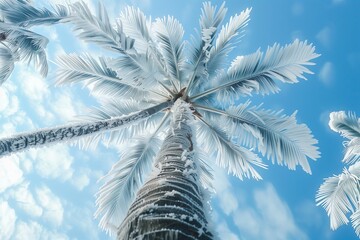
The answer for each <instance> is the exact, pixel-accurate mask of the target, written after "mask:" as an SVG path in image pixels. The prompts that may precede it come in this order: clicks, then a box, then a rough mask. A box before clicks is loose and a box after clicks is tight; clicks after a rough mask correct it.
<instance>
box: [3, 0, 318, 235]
mask: <svg viewBox="0 0 360 240" xmlns="http://www.w3.org/2000/svg"><path fill="white" fill-rule="evenodd" d="M4 2H13V1H10V0H6V1H4ZM17 4H18V5H19V6H20V5H21V6H22V7H23V8H24V9H23V11H30V12H31V11H32V10H31V9H33V7H31V6H30V5H29V4H28V3H27V2H23V1H19V2H18V3H17ZM69 8H70V10H69V13H68V14H64V17H63V19H62V22H64V23H69V24H71V25H72V26H73V30H74V32H75V33H76V34H77V36H78V37H79V38H81V39H83V40H84V41H87V42H91V43H94V44H98V45H99V46H101V47H104V48H105V49H107V50H109V51H110V52H112V53H113V54H112V56H113V57H95V56H92V55H89V54H82V55H76V54H69V55H65V56H60V57H59V58H58V65H59V70H58V75H57V83H58V85H62V84H68V83H80V82H81V83H83V84H84V85H86V86H88V87H89V89H90V91H91V93H92V94H93V95H94V96H96V97H97V99H98V100H99V102H100V105H101V107H99V108H94V109H92V110H91V111H90V112H89V114H87V115H84V116H79V117H78V119H77V122H76V123H72V124H69V125H65V126H61V127H55V128H52V129H43V130H38V131H35V132H31V133H24V134H18V135H15V136H13V137H9V138H6V139H2V140H0V155H6V154H10V153H13V152H16V151H20V150H24V149H27V148H28V147H36V146H43V145H46V144H48V143H56V142H60V141H70V140H73V139H74V140H76V139H77V140H78V142H79V143H80V145H82V146H84V147H87V146H90V145H92V144H96V143H97V142H98V141H99V140H105V141H108V142H109V143H112V144H119V145H120V144H123V143H124V142H125V141H126V140H128V139H133V141H132V142H131V144H130V145H131V148H129V145H127V146H126V148H124V149H123V150H122V151H121V156H120V160H119V162H117V163H116V164H115V165H114V166H113V168H112V169H111V170H110V172H109V173H108V174H107V175H106V176H105V177H104V181H105V183H104V185H103V186H102V187H101V189H100V191H99V194H98V199H97V205H98V210H97V212H96V216H99V217H101V218H102V219H101V221H100V225H101V226H102V227H103V228H105V229H108V230H112V229H113V227H115V228H117V227H118V226H119V225H120V224H121V222H122V219H123V217H120V216H124V214H126V211H127V210H126V209H125V208H124V206H125V205H126V206H127V207H129V206H130V203H131V202H132V201H133V199H134V198H135V195H136V193H137V191H138V190H139V188H141V186H142V184H143V183H144V181H145V180H146V179H147V177H146V176H147V175H148V174H150V172H151V171H152V169H154V166H156V167H155V169H156V168H160V169H161V166H159V165H161V161H160V160H159V161H160V162H159V161H158V160H155V159H157V158H156V156H157V154H158V153H159V152H160V153H161V152H162V151H160V148H161V142H163V141H164V138H165V137H166V136H168V137H169V136H170V135H174V134H175V135H176V132H177V130H176V129H177V127H176V126H177V125H179V126H180V125H181V124H182V123H184V124H185V125H184V126H183V127H182V128H181V129H188V126H189V125H190V126H191V129H190V130H189V129H188V131H190V132H189V136H190V135H191V141H190V142H191V143H189V144H190V145H189V146H188V149H187V150H186V149H185V147H184V146H185V145H184V146H182V144H180V148H183V147H184V149H185V150H186V151H183V153H182V155H181V157H183V155H184V154H185V155H186V156H187V154H188V153H189V152H187V151H191V157H189V159H190V158H191V162H189V163H188V164H190V165H192V164H194V165H196V166H197V167H194V168H191V169H190V170H189V169H188V165H187V164H185V165H186V166H183V167H182V169H183V170H184V169H188V170H189V171H196V174H195V175H196V176H198V178H199V183H200V185H201V189H203V188H211V177H212V176H211V168H210V165H213V164H212V162H215V163H216V164H217V165H218V166H220V167H222V168H225V169H226V170H227V171H228V173H231V174H233V175H236V176H237V177H239V178H240V179H243V177H247V178H255V179H261V176H260V174H259V173H258V172H257V170H256V167H260V168H266V164H265V163H263V162H262V159H261V158H260V157H259V156H258V155H257V154H256V152H259V153H261V154H262V155H263V156H266V158H268V159H270V160H271V161H272V162H273V163H275V162H276V163H278V164H280V165H285V166H287V167H288V168H289V169H292V170H294V169H295V168H296V166H298V165H300V166H301V167H302V169H303V170H304V171H306V172H307V173H311V170H310V166H309V163H308V159H312V160H315V159H316V158H318V157H319V153H318V151H317V147H316V146H314V145H315V144H316V143H317V141H316V140H315V139H314V138H313V136H312V134H311V132H310V130H309V129H308V127H307V126H306V125H304V124H298V123H297V121H296V118H295V117H296V116H295V115H296V114H295V113H294V114H292V115H290V116H286V115H285V114H283V113H282V112H281V111H272V110H265V109H263V108H262V107H261V106H252V105H251V102H250V101H249V100H245V101H244V100H243V99H245V98H246V97H249V96H251V94H263V95H267V94H270V93H277V92H278V91H279V90H280V89H279V87H278V85H277V82H283V83H296V82H298V80H299V79H301V78H302V79H305V77H304V73H311V72H310V71H309V70H308V68H307V67H306V66H307V65H312V63H311V60H312V59H314V58H316V57H318V56H319V55H318V54H316V53H315V48H314V47H313V46H312V45H311V44H308V43H307V42H306V41H299V40H295V41H294V42H293V43H290V44H288V45H285V46H284V47H281V46H280V45H279V44H274V45H273V46H271V47H268V49H267V50H266V51H265V52H262V51H260V50H258V51H256V52H255V53H253V54H250V55H245V56H238V57H236V58H235V59H234V60H233V61H232V62H231V64H230V66H229V67H228V68H224V60H225V59H226V57H227V55H228V54H229V53H230V52H231V51H232V50H233V49H234V48H235V47H236V43H238V41H239V38H240V37H241V34H240V33H242V31H243V30H244V28H245V27H246V25H247V24H248V22H249V14H250V12H251V9H246V10H244V11H242V12H241V13H239V14H236V15H234V16H232V17H231V18H230V20H229V22H228V23H226V24H222V22H223V19H224V17H225V15H226V12H227V9H226V8H225V5H224V4H222V5H221V6H220V7H216V6H213V5H212V4H211V3H210V2H206V3H204V4H203V8H202V10H201V16H200V29H199V31H198V35H197V36H194V37H193V38H192V41H191V42H190V43H189V42H187V41H184V40H183V36H184V29H183V27H182V25H181V24H180V22H179V21H178V20H176V19H175V18H173V17H170V16H169V17H164V18H157V19H155V21H153V22H152V21H151V20H150V18H148V17H146V16H145V15H144V14H143V13H142V12H141V11H140V10H139V9H137V8H134V7H126V8H125V9H124V11H123V12H122V13H121V14H120V18H119V19H117V21H116V22H115V23H114V24H113V23H111V22H110V20H109V18H108V15H107V12H106V10H105V8H104V7H103V6H102V5H101V4H100V5H99V9H98V13H97V15H94V14H93V13H92V12H91V11H90V10H89V9H88V7H87V6H86V4H85V3H83V2H80V3H75V4H73V5H71V6H70V7H69ZM57 9H65V7H62V6H58V7H57ZM13 15H14V13H13V12H12V11H11V10H9V11H8V12H5V13H4V18H5V19H10V20H11V17H12V16H13ZM58 15H61V14H58ZM65 15H66V16H65ZM27 16H28V15H27ZM30 16H31V19H32V18H34V19H35V18H36V17H37V16H36V14H33V15H31V14H30ZM21 17H22V16H13V18H14V20H12V21H11V23H16V19H17V18H21ZM29 18H30V17H29ZM34 21H35V20H34ZM29 22H30V23H31V21H30V20H29ZM35 22H36V21H35ZM179 106H181V107H179ZM179 109H183V110H182V111H184V112H186V114H185V113H184V114H183V115H182V114H180V115H179V112H178V111H180V110H179ZM184 109H185V110H184ZM179 116H183V117H184V116H186V117H184V118H183V119H180V120H179V119H178V117H179ZM190 122H191V124H190ZM175 123H177V125H176V124H175ZM125 125H126V127H123V126H125ZM184 139H185V138H184ZM169 141H170V140H169ZM171 141H177V140H176V139H175V140H171ZM179 141H180V140H179ZM164 144H165V145H166V141H165V142H164V143H163V146H165V145H164ZM177 146H178V145H177ZM178 147H179V146H178ZM174 148H175V147H174ZM174 151H175V150H174ZM160 153H159V154H160ZM177 154H180V153H179V152H177ZM160 155H161V154H160ZM204 156H207V157H204ZM158 158H159V157H158ZM164 161H166V160H164ZM209 161H210V162H209ZM159 163H160V164H159ZM184 171H185V170H184ZM155 172H156V171H155ZM153 174H154V173H152V174H151V175H153ZM195 175H194V176H195ZM195 178H197V177H194V179H195ZM170 195H171V194H170ZM134 204H135V203H134ZM133 206H134V205H133ZM124 209H125V210H124ZM132 209H135V208H134V207H132ZM134 211H135V212H136V211H137V209H135V210H134ZM200 222H201V221H200ZM122 224H123V225H124V223H122ZM209 236H210V235H209ZM204 239H205V238H204Z"/></svg>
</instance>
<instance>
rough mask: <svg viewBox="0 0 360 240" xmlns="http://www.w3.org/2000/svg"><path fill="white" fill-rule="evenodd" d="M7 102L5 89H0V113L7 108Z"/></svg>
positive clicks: (7, 97)
mask: <svg viewBox="0 0 360 240" xmlns="http://www.w3.org/2000/svg"><path fill="white" fill-rule="evenodd" d="M9 102H10V100H9V96H8V93H7V90H6V89H5V88H0V112H1V111H3V110H4V109H6V108H7V106H8V105H9Z"/></svg>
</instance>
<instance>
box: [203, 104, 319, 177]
mask: <svg viewBox="0 0 360 240" xmlns="http://www.w3.org/2000/svg"><path fill="white" fill-rule="evenodd" d="M249 104H250V103H249V102H248V103H245V104H244V105H239V106H237V107H230V108H228V109H227V110H226V111H221V110H217V109H213V108H210V107H203V106H199V105H196V108H197V109H200V110H204V111H207V112H210V113H215V114H217V115H220V116H222V118H223V119H219V120H218V121H217V122H218V124H220V123H222V125H224V126H227V127H226V128H225V130H226V132H228V133H230V134H231V136H233V137H234V139H235V140H239V139H240V142H241V143H242V144H244V145H247V146H249V147H251V148H253V147H255V144H257V148H258V150H259V151H260V152H261V153H262V155H263V156H266V157H267V158H268V159H271V160H272V162H273V163H274V162H275V160H276V161H277V163H278V164H279V165H283V164H284V165H285V166H288V168H289V169H291V170H294V169H295V168H296V166H297V165H300V166H301V167H302V168H303V170H304V171H305V172H307V173H311V169H310V166H309V163H308V161H307V157H308V158H310V159H313V160H315V159H316V158H318V157H319V152H318V151H317V147H315V146H314V145H315V144H316V143H317V141H316V140H315V139H314V138H313V136H312V134H311V131H310V129H309V128H308V127H307V126H306V125H305V124H297V122H296V118H295V114H296V113H294V114H292V115H291V116H286V115H283V114H282V113H281V111H278V112H275V111H269V110H264V109H260V108H259V107H256V106H255V107H248V106H249ZM235 134H240V135H237V136H236V135H235ZM242 134H243V135H242ZM234 135H235V136H234ZM243 136H244V138H243Z"/></svg>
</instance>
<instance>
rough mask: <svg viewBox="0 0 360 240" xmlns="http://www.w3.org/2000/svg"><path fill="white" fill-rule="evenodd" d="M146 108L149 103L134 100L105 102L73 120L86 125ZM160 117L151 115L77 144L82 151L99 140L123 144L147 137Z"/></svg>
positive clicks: (84, 139)
mask: <svg viewBox="0 0 360 240" xmlns="http://www.w3.org/2000/svg"><path fill="white" fill-rule="evenodd" d="M148 107H150V104H149V103H146V102H137V101H134V100H122V101H121V102H120V101H117V100H112V101H105V102H104V103H103V104H102V106H101V107H99V108H91V109H89V110H88V111H87V113H86V114H84V115H79V116H77V117H76V118H75V119H74V122H75V123H86V122H94V121H95V122H96V121H103V120H107V119H111V118H115V117H119V116H120V117H121V116H126V115H129V114H132V113H134V112H137V111H141V110H143V109H146V108H148ZM162 117H163V114H162V113H157V114H153V115H151V116H149V117H147V118H144V119H141V120H140V121H138V122H136V123H134V124H132V125H131V126H128V127H126V128H120V129H113V130H111V131H108V132H102V133H99V134H95V135H92V136H89V137H86V138H82V139H79V140H78V141H77V144H78V145H79V146H80V148H82V149H88V148H91V149H93V148H95V147H96V146H97V144H98V143H99V141H100V140H102V141H105V142H107V144H116V145H119V144H124V143H125V142H127V141H129V140H130V139H133V138H136V137H140V136H145V135H147V134H148V133H149V132H151V131H152V130H154V129H155V127H156V126H157V125H158V123H159V121H160V120H161V118H162Z"/></svg>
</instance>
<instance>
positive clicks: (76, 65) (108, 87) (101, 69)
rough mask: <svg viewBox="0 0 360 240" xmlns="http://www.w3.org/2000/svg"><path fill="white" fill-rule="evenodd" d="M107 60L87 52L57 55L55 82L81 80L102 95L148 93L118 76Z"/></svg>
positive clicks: (141, 94) (145, 94) (62, 82)
mask: <svg viewBox="0 0 360 240" xmlns="http://www.w3.org/2000/svg"><path fill="white" fill-rule="evenodd" d="M109 61H110V59H107V58H103V57H100V58H99V59H98V60H96V59H94V58H93V57H92V56H91V55H88V54H84V55H82V56H78V55H75V54H69V55H63V56H59V57H58V59H57V63H58V65H59V66H60V68H59V69H58V71H57V80H56V83H57V84H58V85H63V84H67V83H78V82H83V83H84V84H85V85H86V86H90V87H91V90H92V91H93V93H94V94H96V93H99V91H100V92H101V94H102V95H103V96H104V95H105V96H110V97H113V96H121V97H122V98H126V97H130V96H140V97H146V96H147V95H148V94H147V93H146V92H144V91H141V90H139V89H137V88H135V87H133V86H131V85H129V83H127V82H125V81H124V80H123V79H120V78H118V77H117V73H116V72H115V71H114V70H112V69H111V68H110V67H109V66H108V64H109Z"/></svg>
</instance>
